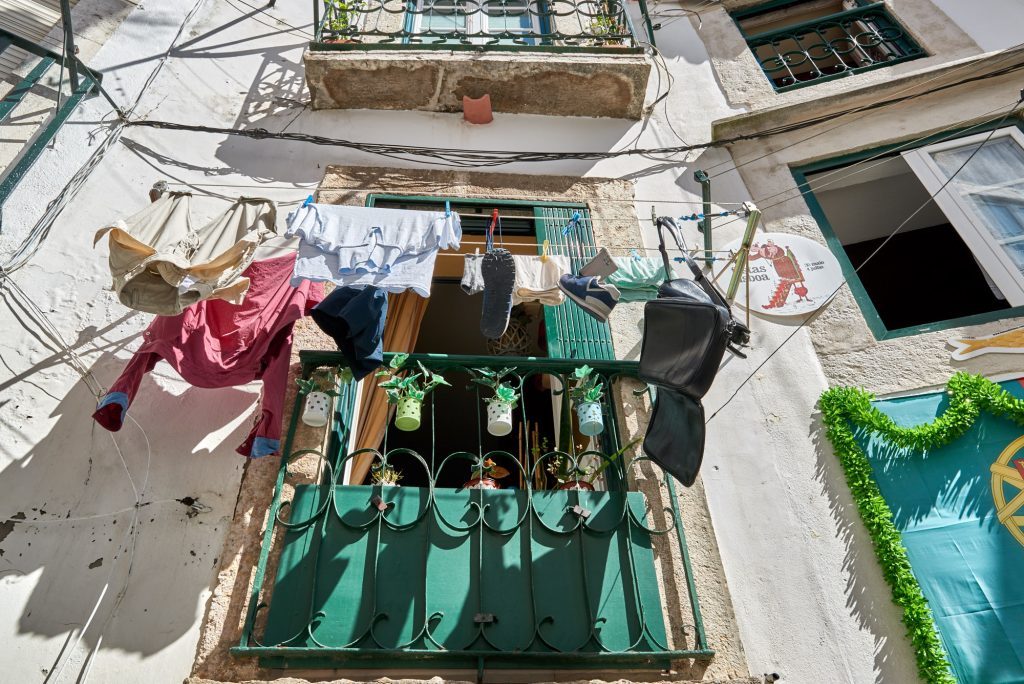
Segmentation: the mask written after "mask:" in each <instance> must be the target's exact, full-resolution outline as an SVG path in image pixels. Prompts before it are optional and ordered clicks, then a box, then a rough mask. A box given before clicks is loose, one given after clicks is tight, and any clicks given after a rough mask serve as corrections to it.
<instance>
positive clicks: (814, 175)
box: [795, 127, 1024, 338]
mask: <svg viewBox="0 0 1024 684" xmlns="http://www.w3.org/2000/svg"><path fill="white" fill-rule="evenodd" d="M989 135H990V133H988V132H986V133H980V134H977V135H971V136H968V137H962V138H958V139H955V140H950V141H945V142H941V143H936V144H933V145H926V146H923V147H920V148H917V149H914V150H909V151H903V152H902V153H895V152H894V153H893V154H891V155H890V156H888V157H884V158H882V159H879V160H877V161H873V162H872V163H870V164H866V165H865V166H863V167H860V168H859V169H858V171H857V172H856V173H853V174H848V173H844V172H843V168H844V167H843V166H842V165H836V164H834V163H827V162H826V163H822V164H816V165H814V166H813V167H810V168H807V169H803V170H797V171H796V172H795V175H796V177H797V180H798V182H801V183H807V184H808V185H809V187H810V189H811V191H812V194H811V195H810V196H809V199H810V202H809V203H810V205H811V209H812V212H813V213H814V214H815V217H816V218H817V220H818V222H819V225H821V227H822V230H823V232H824V233H825V235H826V238H827V239H828V241H829V244H830V247H831V248H832V249H833V251H834V252H835V253H836V255H837V256H838V257H839V259H840V262H841V263H843V265H844V267H846V270H847V277H848V279H849V282H850V285H851V288H852V289H853V292H854V294H855V295H856V296H857V299H858V301H859V303H860V305H861V308H862V309H863V310H864V313H865V316H866V318H867V320H868V323H869V325H870V326H871V328H872V331H873V332H874V333H875V335H876V336H878V337H880V338H885V337H890V336H897V335H905V334H911V333H915V332H923V331H927V330H936V329H942V328H945V327H952V326H954V325H970V324H974V323H980V322H984V321H986V320H995V319H998V318H1002V317H1007V316H1012V315H1020V314H1021V313H1022V312H1024V309H1021V308H1018V307H1024V135H1022V133H1021V131H1020V130H1019V129H1018V128H1017V127H1010V128H1004V129H999V130H997V131H995V132H994V133H992V134H991V138H990V139H989ZM986 139H988V142H987V143H985V145H984V147H981V149H979V146H980V145H981V144H982V143H983V142H985V140H986ZM972 153H973V154H974V156H973V158H971V159H970V162H968V163H967V164H966V165H964V164H965V162H967V160H968V158H970V157H971V155H972ZM877 154H878V151H871V152H865V153H863V154H862V155H860V158H867V157H869V156H876V155H877ZM854 161H856V160H854ZM961 166H963V168H962V169H961ZM950 178H952V180H951V181H950V180H949V179H950ZM944 185H945V187H943V186H944ZM931 195H935V201H934V202H928V198H929V197H930V196H931ZM922 205H925V206H924V209H921V210H920V211H918V210H919V209H920V208H921V207H922ZM915 211H916V212H918V213H917V214H914V212H915ZM912 215H913V216H912ZM911 217H912V218H911ZM908 218H909V219H910V220H909V222H907V224H906V225H904V226H903V228H902V229H900V231H899V233H896V234H895V235H892V234H893V231H895V230H896V228H897V227H899V226H900V224H902V223H903V222H904V221H907V219H908ZM890 235H892V237H891V239H890V238H889V236H890ZM887 239H888V242H887V243H886V244H885V246H884V248H882V249H880V250H879V247H880V246H881V245H882V243H883V242H885V241H886V240H887ZM876 250H878V251H877V253H875V252H876ZM872 254H874V256H872ZM869 257H870V260H868V258H869ZM858 268H860V269H861V270H860V271H859V272H857V273H854V270H855V269H858Z"/></svg>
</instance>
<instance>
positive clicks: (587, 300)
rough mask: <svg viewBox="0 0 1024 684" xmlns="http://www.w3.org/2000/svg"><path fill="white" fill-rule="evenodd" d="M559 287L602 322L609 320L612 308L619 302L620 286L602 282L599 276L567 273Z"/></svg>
mask: <svg viewBox="0 0 1024 684" xmlns="http://www.w3.org/2000/svg"><path fill="white" fill-rule="evenodd" d="M558 289H559V290H561V291H562V292H564V293H565V296H566V297H568V298H569V299H571V300H572V301H574V302H576V303H577V304H579V306H580V308H581V309H583V310H584V311H586V312H587V313H588V314H590V315H591V316H593V317H594V318H596V319H597V320H599V321H601V322H602V323H603V322H604V321H607V320H608V316H609V315H610V314H611V312H612V309H614V308H615V305H616V304H618V303H619V290H618V288H617V287H615V286H614V285H608V284H606V283H602V282H601V279H600V278H598V277H597V276H574V275H570V274H568V273H566V274H565V275H563V276H562V277H561V278H559V279H558Z"/></svg>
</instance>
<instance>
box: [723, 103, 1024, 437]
mask: <svg viewBox="0 0 1024 684" xmlns="http://www.w3.org/2000/svg"><path fill="white" fill-rule="evenodd" d="M1021 102H1024V98H1022V100H1021V101H1020V102H1017V103H1016V104H1014V105H1013V107H1011V108H1010V109H1009V110H1008V111H1007V112H1006V113H1005V114H1004V115H1003V118H1002V120H1001V121H1000V124H1001V123H1004V122H1005V121H1006V120H1007V119H1009V118H1010V115H1011V114H1013V112H1015V111H1016V110H1017V109H1018V108H1019V107H1020V105H1021ZM998 129H999V126H996V127H995V128H993V129H992V130H991V131H989V134H988V136H987V137H986V138H985V139H984V140H983V141H982V142H981V144H979V145H978V146H977V147H975V149H974V150H972V151H971V154H970V155H968V157H967V158H966V159H964V161H963V163H962V164H960V166H959V167H958V168H957V169H956V171H954V172H953V173H952V174H951V175H950V176H949V178H947V179H946V180H945V182H943V184H942V185H941V186H940V187H939V189H938V190H936V191H935V192H933V193H932V194H931V195H930V196H929V197H928V199H926V200H925V201H924V202H923V203H922V204H921V206H919V207H918V208H917V209H915V210H914V211H913V213H911V214H910V216H908V217H907V218H906V219H904V220H903V222H902V223H900V224H899V225H898V226H896V229H895V230H893V231H892V232H891V233H889V235H888V236H887V237H886V238H885V239H884V240H883V241H882V242H881V244H879V245H878V247H876V248H875V249H874V250H873V251H872V252H871V254H869V255H868V256H867V258H866V259H864V261H863V262H861V264H860V266H858V267H857V268H855V269H854V270H853V272H854V273H859V272H860V270H861V269H862V268H864V267H865V266H867V264H868V263H869V262H870V261H871V260H872V259H873V258H874V257H875V256H876V255H877V254H878V253H879V252H880V251H882V249H883V248H884V247H885V246H886V245H887V244H889V241H890V240H892V239H893V238H894V237H896V235H897V234H898V233H899V232H900V231H901V230H903V227H904V226H906V225H907V224H908V223H910V222H911V221H912V220H913V219H914V217H915V216H917V215H918V214H919V213H921V212H922V211H924V210H925V208H926V207H928V205H930V204H931V203H932V202H934V201H935V198H936V197H937V196H938V195H939V194H940V193H941V192H942V191H944V190H945V189H946V187H947V186H948V185H949V184H950V183H952V182H953V180H954V179H956V177H957V176H958V175H960V172H961V171H963V170H964V168H965V167H966V166H967V165H968V164H969V163H970V162H971V160H972V159H974V157H975V156H976V155H977V154H978V152H980V151H981V150H982V148H984V147H985V145H986V144H987V143H988V142H989V141H990V140H991V139H992V136H993V135H995V133H996V131H997V130H998ZM848 283H849V280H848V278H847V277H846V276H844V277H843V280H842V282H840V283H839V285H838V287H836V289H835V290H833V291H832V294H830V295H829V296H828V297H826V298H825V301H824V302H822V304H821V306H820V307H819V308H818V309H817V311H815V312H814V313H813V314H811V315H810V316H808V317H807V318H805V319H804V320H803V321H801V322H800V324H799V325H798V326H796V327H795V328H794V329H793V331H792V332H791V333H789V335H787V336H786V338H785V339H784V340H782V342H781V343H780V344H779V346H777V347H776V348H775V349H774V350H772V352H771V353H770V354H768V356H767V357H765V359H764V360H763V361H761V363H759V364H758V365H757V367H756V368H754V370H753V371H751V372H750V374H749V375H747V377H746V378H744V379H743V381H742V382H740V384H739V385H738V386H737V387H736V389H734V390H733V392H732V394H731V395H729V398H728V399H726V401H725V403H723V404H722V405H721V406H719V407H718V408H717V409H715V412H714V413H712V414H711V416H710V417H709V418H708V419H707V420H706V421H704V424H705V425H707V424H708V423H710V422H711V421H712V420H714V419H715V416H717V415H718V414H720V413H721V412H722V411H723V410H724V409H725V408H726V407H727V406H728V405H729V404H731V403H732V401H733V400H734V399H735V398H736V396H737V395H738V394H739V392H740V390H741V389H743V388H744V387H745V386H746V384H747V383H748V382H750V381H751V380H752V379H753V377H754V376H755V375H756V374H757V373H758V371H760V370H761V369H762V368H764V367H765V365H766V364H767V363H768V362H769V361H771V360H772V359H773V358H775V355H776V354H778V353H779V352H780V351H781V350H782V348H783V347H785V346H786V344H787V343H788V342H789V341H790V340H792V339H793V338H794V337H795V336H796V334H797V333H798V332H800V331H801V330H803V329H804V328H805V327H806V326H808V325H810V324H811V323H812V322H813V321H814V320H816V319H817V318H818V316H819V315H821V313H822V312H823V311H824V310H825V308H826V307H827V306H828V304H829V303H830V302H831V301H832V299H833V298H834V297H835V296H836V295H837V294H838V293H839V291H840V290H842V289H843V287H845V286H846V285H847V284H848ZM749 304H750V303H749V302H748V303H747V305H748V306H749Z"/></svg>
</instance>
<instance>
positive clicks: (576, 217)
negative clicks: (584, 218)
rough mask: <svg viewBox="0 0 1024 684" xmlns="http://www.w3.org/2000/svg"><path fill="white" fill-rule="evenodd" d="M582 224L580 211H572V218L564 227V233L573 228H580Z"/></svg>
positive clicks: (566, 233)
mask: <svg viewBox="0 0 1024 684" xmlns="http://www.w3.org/2000/svg"><path fill="white" fill-rule="evenodd" d="M579 225H580V212H578V211H574V212H572V218H570V219H569V222H568V223H566V224H565V228H562V235H568V234H569V232H570V231H571V230H572V229H573V228H578V227H579Z"/></svg>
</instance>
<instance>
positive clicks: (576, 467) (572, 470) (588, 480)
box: [547, 437, 643, 491]
mask: <svg viewBox="0 0 1024 684" xmlns="http://www.w3.org/2000/svg"><path fill="white" fill-rule="evenodd" d="M642 441H643V438H642V437H637V438H636V439H634V440H633V441H632V442H630V443H629V444H626V445H625V446H623V447H622V448H621V449H619V450H618V451H616V452H615V453H614V454H612V455H611V456H609V457H608V458H604V459H601V462H600V463H597V464H593V465H582V464H580V463H578V462H577V463H575V464H574V463H573V461H572V459H570V458H569V457H568V456H566V455H565V454H556V455H555V456H553V457H552V458H551V459H550V460H549V461H548V465H547V471H548V473H550V474H551V475H552V476H553V477H554V478H555V480H556V481H557V482H558V489H575V490H586V491H593V490H594V482H595V481H596V480H597V478H598V477H600V475H601V473H603V472H604V471H605V470H607V469H608V466H610V465H612V464H613V463H615V462H616V461H618V460H619V458H620V457H622V455H623V454H625V453H626V452H627V451H629V450H630V449H632V448H633V447H635V446H636V445H637V444H639V443H640V442H642Z"/></svg>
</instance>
